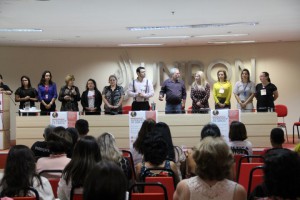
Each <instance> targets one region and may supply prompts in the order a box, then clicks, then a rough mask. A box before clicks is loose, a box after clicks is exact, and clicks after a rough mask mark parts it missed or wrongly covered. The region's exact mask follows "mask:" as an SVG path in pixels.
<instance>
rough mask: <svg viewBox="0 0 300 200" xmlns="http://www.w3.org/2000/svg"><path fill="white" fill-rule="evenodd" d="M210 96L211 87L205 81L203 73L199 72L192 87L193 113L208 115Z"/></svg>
mask: <svg viewBox="0 0 300 200" xmlns="http://www.w3.org/2000/svg"><path fill="white" fill-rule="evenodd" d="M209 96H210V85H209V83H208V82H207V81H206V79H205V75H204V73H203V72H202V71H197V72H196V74H195V81H194V83H193V84H192V87H191V98H192V101H193V104H192V113H208V110H209V104H208V99H209Z"/></svg>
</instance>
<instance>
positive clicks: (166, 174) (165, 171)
mask: <svg viewBox="0 0 300 200" xmlns="http://www.w3.org/2000/svg"><path fill="white" fill-rule="evenodd" d="M151 171H160V172H161V173H156V176H147V177H172V178H173V183H174V188H176V183H175V180H176V178H175V173H174V172H173V171H172V170H171V169H166V168H164V167H151V168H147V169H146V170H145V173H144V174H148V172H151ZM143 178H144V179H146V177H143Z"/></svg>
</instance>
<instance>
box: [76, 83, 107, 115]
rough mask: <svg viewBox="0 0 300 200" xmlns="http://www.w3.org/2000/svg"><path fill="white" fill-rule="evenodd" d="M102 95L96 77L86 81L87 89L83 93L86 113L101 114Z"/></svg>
mask: <svg viewBox="0 0 300 200" xmlns="http://www.w3.org/2000/svg"><path fill="white" fill-rule="evenodd" d="M101 104H102V95H101V92H100V91H99V90H98V88H97V83H96V81H95V80H94V79H91V78H90V79H89V80H88V81H87V83H86V90H85V91H84V92H83V93H82V95H81V105H82V108H83V111H84V112H85V114H86V115H101Z"/></svg>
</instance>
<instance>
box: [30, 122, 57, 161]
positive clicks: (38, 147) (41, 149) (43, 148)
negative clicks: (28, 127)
mask: <svg viewBox="0 0 300 200" xmlns="http://www.w3.org/2000/svg"><path fill="white" fill-rule="evenodd" d="M54 128H55V126H53V125H48V126H47V127H46V128H45V129H44V133H43V137H44V141H36V142H35V143H33V145H32V146H31V150H32V152H33V153H34V156H35V158H36V160H38V159H39V158H40V157H49V156H50V150H49V148H48V145H47V138H48V135H49V134H50V133H51V132H52V131H53V129H54Z"/></svg>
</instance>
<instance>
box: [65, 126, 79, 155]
mask: <svg viewBox="0 0 300 200" xmlns="http://www.w3.org/2000/svg"><path fill="white" fill-rule="evenodd" d="M66 131H67V132H68V134H69V135H70V137H71V138H72V148H71V151H69V152H67V156H68V158H71V157H72V154H73V150H74V147H75V145H76V143H77V141H78V138H79V133H78V130H77V129H76V128H73V127H69V128H67V129H66Z"/></svg>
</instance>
